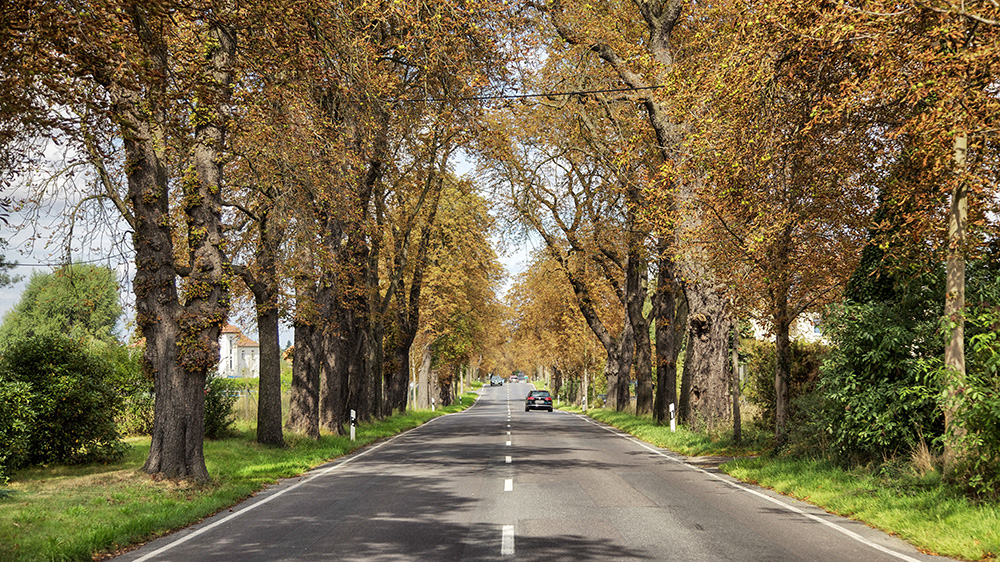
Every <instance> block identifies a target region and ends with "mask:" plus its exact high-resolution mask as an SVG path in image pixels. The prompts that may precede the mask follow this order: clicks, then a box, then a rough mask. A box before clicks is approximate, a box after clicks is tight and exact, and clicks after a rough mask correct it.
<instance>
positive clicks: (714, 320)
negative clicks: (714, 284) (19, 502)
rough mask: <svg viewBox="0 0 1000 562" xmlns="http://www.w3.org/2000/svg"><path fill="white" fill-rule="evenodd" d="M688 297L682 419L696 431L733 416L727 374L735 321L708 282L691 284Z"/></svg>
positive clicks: (723, 301) (686, 293)
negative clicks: (686, 386)
mask: <svg viewBox="0 0 1000 562" xmlns="http://www.w3.org/2000/svg"><path fill="white" fill-rule="evenodd" d="M685 295H686V296H687V302H688V305H689V306H690V312H689V313H688V334H687V337H688V345H687V355H686V356H685V359H684V372H685V374H686V375H688V376H689V380H690V388H689V389H688V393H689V394H688V396H687V397H686V398H687V400H686V403H685V401H684V399H682V409H681V417H682V419H683V420H685V421H687V423H689V424H690V425H691V426H692V428H694V429H699V428H701V427H707V428H712V427H714V426H715V424H717V423H719V422H721V421H728V420H729V418H730V415H731V409H730V404H729V397H730V389H729V381H728V378H729V377H728V376H727V375H726V373H727V372H728V370H729V366H728V363H729V331H730V329H731V328H732V322H731V321H730V319H729V314H728V311H727V310H726V305H725V300H723V298H722V297H721V296H720V295H719V293H718V292H717V291H716V290H714V288H711V287H709V286H708V285H707V283H706V282H704V281H703V282H698V283H690V284H688V286H687V288H686V290H685ZM682 390H683V389H682Z"/></svg>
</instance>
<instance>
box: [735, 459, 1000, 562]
mask: <svg viewBox="0 0 1000 562" xmlns="http://www.w3.org/2000/svg"><path fill="white" fill-rule="evenodd" d="M722 469H723V470H725V471H726V472H727V473H729V474H730V475H732V476H733V477H735V478H739V479H740V480H743V481H746V482H751V483H754V484H759V485H761V486H764V487H765V488H771V489H773V490H775V491H777V492H780V493H782V494H786V495H789V496H793V497H796V498H799V499H801V500H805V501H807V502H809V503H812V504H815V505H818V506H821V507H823V508H824V509H827V510H828V511H830V512H832V513H836V514H838V515H843V516H846V517H850V518H851V519H857V520H859V521H864V522H865V523H868V524H869V525H871V526H873V527H877V528H879V529H882V530H884V531H887V532H890V533H892V534H894V535H897V536H899V537H900V538H902V539H904V540H906V541H907V542H909V543H911V544H913V545H915V546H916V547H917V548H919V549H921V550H922V551H924V552H930V553H935V554H942V555H945V556H951V557H955V558H961V559H965V560H996V557H997V556H998V555H1000V506H997V505H996V504H975V503H972V502H970V501H969V500H968V499H966V498H964V497H961V496H960V495H958V494H957V493H955V492H954V491H952V490H950V489H949V488H948V487H947V486H944V485H942V484H941V482H940V478H939V477H937V476H936V474H937V473H930V474H928V475H927V476H925V477H923V478H919V477H917V476H913V475H894V476H891V477H883V476H878V475H877V474H873V473H872V472H871V471H869V470H865V469H853V470H845V469H842V468H839V467H837V466H834V465H832V464H830V463H829V462H826V461H820V460H803V459H784V458H766V459H764V458H759V459H739V460H735V461H733V462H730V463H727V464H725V465H723V466H722Z"/></svg>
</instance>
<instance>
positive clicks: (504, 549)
mask: <svg viewBox="0 0 1000 562" xmlns="http://www.w3.org/2000/svg"><path fill="white" fill-rule="evenodd" d="M500 556H514V526H513V525H504V526H503V538H501V539H500Z"/></svg>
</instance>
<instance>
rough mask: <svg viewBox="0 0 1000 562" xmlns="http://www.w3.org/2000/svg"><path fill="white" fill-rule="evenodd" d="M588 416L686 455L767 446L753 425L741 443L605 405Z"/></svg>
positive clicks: (729, 452) (741, 451)
mask: <svg viewBox="0 0 1000 562" xmlns="http://www.w3.org/2000/svg"><path fill="white" fill-rule="evenodd" d="M559 409H560V410H565V411H567V412H574V413H577V414H582V413H583V410H582V409H580V408H578V407H575V406H566V405H560V406H559ZM586 415H587V416H589V417H591V418H593V419H595V420H597V421H601V422H604V423H606V424H608V425H611V426H614V427H617V428H618V429H621V430H622V431H624V432H625V433H628V434H630V435H634V436H636V437H638V438H639V439H642V440H643V441H645V442H647V443H651V444H653V445H656V446H657V447H663V448H665V449H670V450H671V451H675V452H677V453H680V454H682V455H688V456H701V455H722V456H731V457H738V456H747V455H756V454H757V453H758V452H759V451H761V450H762V449H763V448H764V447H765V445H766V440H765V437H764V435H763V434H762V433H760V432H754V431H750V430H749V428H747V430H746V431H745V432H744V438H743V440H742V442H741V444H739V445H737V444H735V443H734V442H733V437H732V433H731V432H730V433H727V432H719V433H716V434H708V433H699V432H696V431H690V430H688V429H687V428H686V427H683V426H680V425H678V426H677V431H676V432H671V431H670V426H669V425H657V424H656V422H655V421H653V419H652V417H648V416H636V415H635V414H631V413H628V412H618V411H615V410H605V409H604V408H591V409H590V410H587V413H586Z"/></svg>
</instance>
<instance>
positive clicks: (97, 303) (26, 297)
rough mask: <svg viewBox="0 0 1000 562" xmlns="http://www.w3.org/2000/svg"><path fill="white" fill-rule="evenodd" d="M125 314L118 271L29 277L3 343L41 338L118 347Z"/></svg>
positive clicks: (69, 270) (6, 322) (4, 328)
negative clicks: (48, 336)
mask: <svg viewBox="0 0 1000 562" xmlns="http://www.w3.org/2000/svg"><path fill="white" fill-rule="evenodd" d="M121 316H122V307H121V304H120V303H119V301H118V279H117V278H116V275H115V272H114V271H112V270H111V269H108V268H106V267H97V266H92V265H83V264H74V265H67V266H63V267H60V268H58V269H56V270H55V271H53V272H52V273H36V274H34V275H32V276H31V279H30V280H28V286H27V287H26V288H25V289H24V292H23V293H21V300H20V301H19V302H18V303H17V304H16V305H14V308H12V309H11V310H10V311H9V312H7V314H5V315H4V319H3V325H0V343H2V344H6V343H7V342H10V341H12V340H16V339H19V338H30V337H34V336H39V335H43V334H62V335H66V336H69V337H71V338H73V339H82V338H88V339H95V340H99V341H103V342H106V343H115V342H116V338H115V330H116V328H117V324H118V321H119V320H120V319H121Z"/></svg>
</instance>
